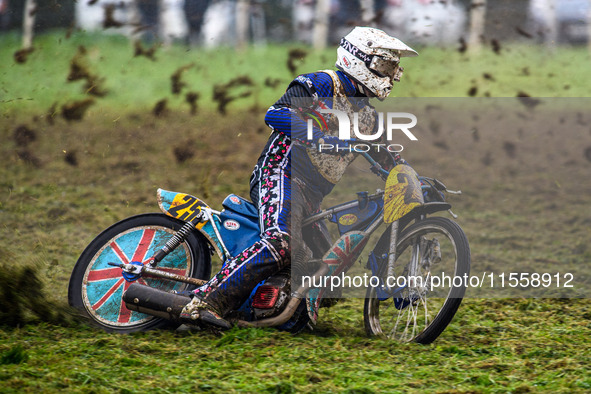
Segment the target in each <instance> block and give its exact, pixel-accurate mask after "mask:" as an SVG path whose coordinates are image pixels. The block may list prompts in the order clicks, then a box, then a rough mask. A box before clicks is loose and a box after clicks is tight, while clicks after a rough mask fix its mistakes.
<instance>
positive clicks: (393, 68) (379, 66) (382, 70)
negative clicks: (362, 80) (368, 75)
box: [369, 56, 404, 82]
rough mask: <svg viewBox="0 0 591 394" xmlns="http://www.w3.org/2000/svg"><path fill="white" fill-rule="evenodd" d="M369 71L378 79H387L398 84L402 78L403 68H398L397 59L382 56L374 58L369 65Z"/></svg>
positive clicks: (398, 62)
mask: <svg viewBox="0 0 591 394" xmlns="http://www.w3.org/2000/svg"><path fill="white" fill-rule="evenodd" d="M369 69H370V70H371V71H372V72H374V73H375V74H376V75H378V76H379V77H382V78H384V77H388V78H390V79H392V80H394V81H397V82H399V81H400V77H401V76H402V72H403V70H404V69H403V68H402V67H400V61H399V59H398V58H390V59H387V58H384V57H382V56H374V57H373V59H371V63H370V64H369Z"/></svg>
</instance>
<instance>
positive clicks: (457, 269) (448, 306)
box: [363, 217, 470, 344]
mask: <svg viewBox="0 0 591 394" xmlns="http://www.w3.org/2000/svg"><path fill="white" fill-rule="evenodd" d="M390 229H391V227H390ZM389 244H390V231H389V230H388V231H386V232H384V234H383V235H382V237H381V238H380V240H379V241H378V244H377V245H376V248H375V249H374V252H373V253H374V256H375V257H376V262H377V264H378V266H379V271H378V272H379V277H380V278H381V280H382V283H383V284H385V286H376V287H370V288H368V290H367V295H366V299H365V305H364V311H363V315H364V316H363V317H364V321H365V330H366V332H367V334H368V335H377V336H385V337H387V338H389V339H394V340H397V341H400V342H410V341H414V342H418V343H423V344H427V343H431V342H433V341H434V340H435V339H436V338H437V337H438V336H439V335H440V334H441V333H442V332H443V330H444V329H445V328H446V327H447V325H448V324H449V322H450V321H451V319H452V318H453V316H454V315H455V313H456V311H457V310H458V307H459V306H460V303H461V302H462V298H463V296H464V293H465V291H466V283H465V280H466V279H465V278H466V277H467V276H468V274H469V273H470V246H469V244H468V239H467V238H466V235H465V234H464V232H463V231H462V229H461V228H460V226H458V224H456V223H455V222H453V221H452V220H449V219H447V218H443V217H430V218H427V219H424V220H421V221H418V222H416V223H414V224H412V225H411V226H409V227H407V228H406V229H404V230H403V231H402V232H401V233H400V234H399V236H398V242H397V246H396V257H397V258H396V262H395V272H394V276H390V277H388V278H386V271H387V261H388V253H389V248H390V245H389ZM457 278H461V280H460V279H457Z"/></svg>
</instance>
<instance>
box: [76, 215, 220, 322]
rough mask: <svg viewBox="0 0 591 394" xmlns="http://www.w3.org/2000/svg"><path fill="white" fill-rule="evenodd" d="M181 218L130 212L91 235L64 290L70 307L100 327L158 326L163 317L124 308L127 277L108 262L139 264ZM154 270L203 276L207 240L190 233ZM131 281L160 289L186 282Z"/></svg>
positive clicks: (175, 228) (207, 265)
mask: <svg viewBox="0 0 591 394" xmlns="http://www.w3.org/2000/svg"><path fill="white" fill-rule="evenodd" d="M182 226H183V222H181V221H178V220H176V219H173V218H170V217H168V216H166V215H164V214H157V213H156V214H145V215H139V216H134V217H131V218H128V219H125V220H123V221H121V222H119V223H116V224H114V225H113V226H111V227H109V228H108V229H107V230H105V231H103V232H102V233H101V234H100V235H99V236H98V237H96V238H95V239H94V240H93V241H92V242H91V243H90V244H89V245H88V246H87V247H86V249H85V250H84V252H83V253H82V255H81V256H80V258H79V259H78V262H77V263H76V265H75V267H74V270H73V272H72V276H71V277H70V285H69V289H68V300H69V303H70V305H71V306H73V307H74V308H76V309H78V310H79V311H80V312H81V313H82V314H83V315H84V316H86V317H88V318H89V319H90V320H91V321H92V322H93V323H94V324H95V325H98V326H99V327H101V328H103V329H104V330H106V331H114V332H121V333H130V332H136V331H143V330H148V329H152V328H159V327H164V326H166V325H168V324H169V322H167V321H166V320H163V319H160V318H156V317H153V316H150V315H146V314H143V313H139V312H136V311H130V310H129V309H127V308H126V307H125V304H124V303H123V300H122V297H123V293H124V292H125V291H126V290H127V288H128V287H129V285H130V284H131V283H133V282H130V281H128V280H126V279H125V278H124V277H123V275H122V270H121V268H118V267H113V266H111V265H109V263H110V262H112V263H125V264H129V263H131V262H134V263H138V264H141V263H145V262H146V261H147V260H148V259H149V258H151V257H152V256H153V255H154V254H155V253H156V252H157V251H158V250H160V249H161V248H162V246H164V244H165V243H166V241H168V240H169V239H170V238H171V237H172V236H173V234H174V233H175V232H176V231H178V230H179V229H180V228H181V227H182ZM158 269H161V270H163V271H167V272H170V273H174V274H179V275H183V276H190V277H193V278H199V279H207V278H209V275H210V272H211V260H210V254H209V249H208V245H207V241H206V240H205V239H204V237H203V236H201V234H199V233H196V232H193V233H191V234H189V236H188V237H187V239H186V240H185V241H184V242H183V243H181V244H180V245H179V246H178V247H177V248H176V249H175V250H174V251H173V252H172V253H170V254H169V255H168V256H166V258H164V259H163V260H162V261H161V262H160V263H158ZM137 282H138V283H140V284H142V285H146V286H151V287H155V288H158V289H160V290H164V291H170V290H177V291H182V290H187V289H189V286H190V285H187V284H184V283H180V282H175V281H170V280H166V279H161V278H153V277H140V278H139V279H137Z"/></svg>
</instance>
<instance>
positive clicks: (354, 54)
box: [181, 27, 417, 329]
mask: <svg viewBox="0 0 591 394" xmlns="http://www.w3.org/2000/svg"><path fill="white" fill-rule="evenodd" d="M337 56H338V58H337V61H336V64H335V65H336V68H337V71H333V70H325V71H319V72H316V73H311V74H303V75H300V76H298V77H297V78H295V79H294V80H293V81H292V82H291V83H290V84H289V86H288V88H287V90H286V92H285V94H284V95H283V96H282V97H281V98H280V99H279V100H278V101H277V102H276V103H275V104H273V105H272V106H271V107H270V108H269V109H268V111H267V113H266V116H265V122H266V123H267V125H268V126H269V127H270V128H271V130H272V132H271V135H270V137H269V139H268V142H267V144H266V146H265V148H264V149H263V152H262V153H261V155H260V157H259V159H258V162H257V164H256V166H255V168H254V171H253V174H252V176H251V180H250V196H251V199H252V201H253V202H254V203H255V205H257V207H258V209H259V224H260V229H261V233H260V236H261V240H260V241H258V242H256V243H255V244H254V245H252V246H251V247H249V248H247V249H246V250H244V251H243V252H242V253H240V254H238V255H237V256H234V257H233V258H232V259H231V260H230V261H229V262H227V263H226V264H225V265H224V267H223V268H222V269H221V271H220V272H219V273H217V274H216V275H215V276H213V277H212V278H211V279H210V280H209V281H208V282H207V283H206V284H205V285H203V286H201V287H199V288H198V289H196V290H195V291H194V292H193V295H194V296H193V298H192V300H191V302H190V303H189V304H187V305H186V306H185V308H184V309H183V312H182V314H181V318H183V319H187V320H189V321H191V320H194V319H198V320H199V321H201V322H204V323H207V324H211V325H214V326H217V327H219V328H223V329H228V328H230V327H231V324H230V323H229V322H228V321H227V320H225V319H224V316H225V315H226V314H227V313H228V312H230V311H232V310H234V309H236V308H238V307H239V306H240V305H242V303H243V302H244V301H245V300H246V299H247V298H248V296H249V295H250V293H251V291H252V289H253V288H254V287H255V286H256V285H257V284H258V283H260V282H261V281H262V280H264V279H266V278H268V277H269V276H271V275H273V274H275V273H277V272H278V271H280V270H281V269H283V268H285V267H288V266H290V265H291V263H292V255H294V256H296V255H298V253H299V252H300V251H299V250H293V253H292V248H291V246H294V247H296V248H297V247H301V245H302V244H303V243H302V242H301V231H299V230H298V231H291V228H292V227H293V228H294V229H300V225H299V224H300V223H301V221H302V219H303V218H304V217H305V216H307V215H310V214H311V213H313V212H314V211H316V210H318V209H319V207H320V203H321V201H322V198H323V197H324V196H326V195H327V194H328V193H330V191H331V190H332V188H333V187H334V185H335V184H336V183H337V182H338V181H339V179H340V178H341V177H342V175H343V173H344V171H345V169H346V168H347V166H348V165H349V164H350V163H351V162H352V161H353V160H354V159H355V155H354V153H351V152H350V142H351V141H347V140H341V139H339V138H338V137H337V136H336V133H335V131H334V130H335V129H336V128H335V125H336V117H334V116H330V115H326V114H320V113H319V111H318V110H319V108H326V107H327V106H328V107H331V108H333V109H336V108H337V107H339V109H340V110H344V111H346V112H348V113H349V114H352V113H354V112H356V113H357V114H358V116H359V119H360V122H359V123H360V126H359V128H360V132H361V133H363V134H373V131H374V127H376V126H377V124H376V123H377V119H376V112H375V110H374V109H373V107H371V106H370V105H369V103H368V99H369V98H370V97H375V98H378V99H379V100H384V99H385V98H386V97H388V95H389V94H390V92H391V90H392V85H393V83H394V82H395V81H396V82H398V81H400V77H401V76H402V72H403V68H402V67H401V66H400V58H401V57H405V56H417V52H415V51H414V50H413V49H412V48H410V47H408V46H407V45H406V44H404V43H403V42H402V41H400V40H398V39H396V38H394V37H391V36H389V35H388V34H386V33H385V32H384V31H382V30H379V29H375V28H370V27H356V28H354V29H353V30H352V31H351V32H350V33H349V34H347V35H346V36H345V37H343V39H342V40H341V43H340V45H339V47H338V49H337ZM322 98H326V99H324V100H323V99H322ZM310 118H311V119H313V120H314V121H315V122H316V124H315V125H314V126H313V128H312V136H311V138H309V137H310V136H309V135H308V119H310ZM350 118H352V117H350ZM320 147H323V148H324V149H323V150H322V152H320V150H321V149H319V148H320ZM330 147H332V152H330V153H333V154H326V153H324V152H325V151H326V150H331V149H330ZM343 152H344V154H343ZM334 153H337V154H334Z"/></svg>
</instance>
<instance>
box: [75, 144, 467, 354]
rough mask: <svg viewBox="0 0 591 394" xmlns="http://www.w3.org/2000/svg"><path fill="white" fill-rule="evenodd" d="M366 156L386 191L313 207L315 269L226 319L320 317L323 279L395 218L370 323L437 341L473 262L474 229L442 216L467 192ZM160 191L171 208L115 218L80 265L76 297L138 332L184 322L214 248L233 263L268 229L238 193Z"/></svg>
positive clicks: (268, 283) (303, 320)
mask: <svg viewBox="0 0 591 394" xmlns="http://www.w3.org/2000/svg"><path fill="white" fill-rule="evenodd" d="M362 156H363V157H365V158H366V159H367V161H368V162H369V163H370V165H371V169H372V171H373V172H374V173H376V174H377V175H378V176H379V177H381V178H382V179H383V180H384V181H385V190H379V189H378V190H377V191H376V192H375V193H373V194H369V193H368V192H359V193H357V198H355V199H353V200H351V201H349V202H346V203H343V204H339V205H337V206H333V207H330V208H327V209H324V210H322V211H321V212H319V213H316V214H314V215H312V216H311V217H309V218H306V219H305V220H304V222H303V230H302V231H303V233H304V235H305V237H304V238H305V240H306V244H307V246H308V247H309V248H310V250H311V251H312V254H311V256H309V257H310V258H309V261H308V263H309V266H310V267H314V274H313V275H312V276H311V278H309V280H308V281H301V282H300V281H295V280H293V281H292V270H290V269H289V268H288V269H286V270H283V271H281V272H279V273H277V274H275V275H273V276H271V277H269V278H267V279H266V280H265V281H263V282H261V283H260V284H258V285H257V286H256V287H255V288H254V289H253V291H252V293H251V295H250V297H249V298H248V300H247V301H246V302H244V304H243V305H242V306H241V307H240V308H239V309H237V310H235V311H232V312H231V313H230V315H229V316H226V319H228V320H230V321H231V322H233V323H234V324H236V325H239V326H250V327H277V328H279V329H283V330H289V331H292V332H298V331H300V330H302V329H303V328H305V327H306V326H307V325H312V324H315V323H316V319H317V318H318V310H319V309H320V308H321V307H323V306H325V304H327V305H328V304H330V302H328V301H332V300H334V298H330V297H331V292H330V291H329V290H328V286H321V285H319V284H320V283H321V282H322V279H324V282H323V283H332V282H330V279H331V278H333V277H337V276H341V277H343V278H344V275H345V274H346V273H347V272H348V271H349V270H350V268H351V267H352V266H354V263H355V262H356V261H358V260H359V259H360V256H361V253H362V251H363V250H364V248H365V247H366V246H367V245H368V240H369V238H370V236H371V235H372V234H373V233H375V232H376V231H377V230H378V229H379V228H383V227H384V226H385V229H384V230H383V232H382V233H381V235H380V237H379V239H378V241H377V243H375V246H373V248H372V250H371V251H370V252H369V254H368V257H367V260H364V262H363V264H364V265H365V268H366V269H367V270H368V271H371V274H370V275H369V276H366V278H367V277H369V278H370V280H369V285H367V284H366V290H365V291H366V294H365V299H364V310H363V315H364V316H363V317H364V324H365V330H366V332H367V334H368V335H370V336H373V335H376V336H385V337H387V338H390V339H393V340H397V341H401V342H409V341H415V342H419V343H430V342H432V341H434V340H435V339H436V338H437V337H438V336H439V335H440V334H441V333H442V331H443V330H444V329H445V328H446V327H447V325H448V324H449V323H450V321H451V319H452V318H453V316H454V315H455V313H456V311H457V309H458V307H459V305H460V303H461V301H462V298H463V296H464V293H465V288H466V287H465V283H463V282H462V281H459V282H458V281H456V280H453V278H457V277H465V276H467V275H468V274H469V270H470V247H469V244H468V240H467V238H466V235H465V234H464V232H463V230H462V229H461V228H460V226H459V225H458V224H457V223H456V222H454V221H453V220H451V219H449V218H447V217H444V216H441V215H439V214H440V213H445V211H449V213H450V214H451V215H452V216H453V217H454V218H455V217H456V216H455V215H454V214H453V212H452V211H451V205H450V204H449V203H448V202H446V201H445V193H455V194H460V193H461V192H459V191H457V192H455V191H452V190H448V189H447V188H446V186H445V185H444V184H443V183H442V182H440V181H439V180H437V179H433V178H428V177H419V176H418V175H417V173H416V172H415V171H414V170H413V169H412V168H411V167H410V166H408V165H406V164H398V165H396V166H394V167H393V168H392V169H391V170H389V171H387V170H385V169H384V167H383V166H382V165H380V164H379V163H378V162H377V161H376V160H374V159H373V158H372V156H371V155H369V154H368V153H362ZM157 194H158V205H159V207H160V209H161V211H162V213H149V214H143V215H138V216H133V217H130V218H127V219H124V220H122V221H120V222H118V223H116V224H114V225H113V226H111V227H109V228H108V229H106V230H105V231H103V232H102V233H101V234H100V235H98V236H97V237H96V238H95V239H94V240H93V241H92V242H91V243H90V244H89V245H88V246H87V247H86V249H85V250H84V251H83V253H82V254H81V256H80V258H79V259H78V261H77V263H76V265H75V267H74V270H73V272H72V275H71V279H70V283H69V290H68V299H69V303H70V305H71V306H73V307H75V308H76V309H78V310H79V311H80V312H81V313H82V314H83V315H84V316H86V317H88V318H89V319H90V321H91V322H92V323H94V324H95V325H98V326H99V327H101V328H103V329H104V330H107V331H110V332H119V333H131V332H136V331H142V330H148V329H154V328H161V327H165V326H169V325H177V326H179V325H181V324H183V323H186V320H183V321H181V320H180V318H179V316H180V314H181V311H182V309H183V307H184V306H185V305H186V304H187V303H189V302H190V300H191V298H190V297H189V296H187V295H186V294H187V293H188V291H189V290H192V289H195V288H196V287H197V286H200V285H202V284H204V283H205V282H206V281H207V279H208V278H209V277H210V275H211V271H212V260H211V257H212V256H213V255H214V254H217V255H218V256H219V258H220V260H221V263H222V267H223V265H224V264H226V263H227V262H228V261H230V259H231V258H232V257H233V256H235V255H237V254H238V253H240V252H241V251H243V250H244V249H246V248H247V247H248V246H250V245H252V244H253V243H254V242H256V241H257V240H258V239H260V238H259V224H258V211H257V208H256V206H255V205H254V204H252V203H251V202H250V201H248V200H246V199H244V198H241V197H239V196H237V195H234V194H231V195H229V196H228V197H226V198H225V199H224V201H223V202H222V207H223V209H222V210H221V211H217V210H214V209H212V208H211V207H210V206H208V205H207V204H206V203H205V202H203V201H202V200H200V199H199V198H197V197H194V196H191V195H189V194H185V193H177V192H172V191H167V190H162V189H158V192H157ZM327 223H328V224H331V223H332V224H333V225H336V230H335V232H337V231H338V236H339V237H338V239H337V240H336V241H334V242H332V241H331V240H330V239H329V236H327V234H326V231H323V228H324V229H326V224H327ZM319 240H320V241H322V242H319ZM446 278H447V279H448V280H447V281H446V280H445V279H446ZM327 279H328V280H327ZM442 279H443V280H442ZM195 324H196V325H197V324H198V323H197V320H195Z"/></svg>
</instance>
